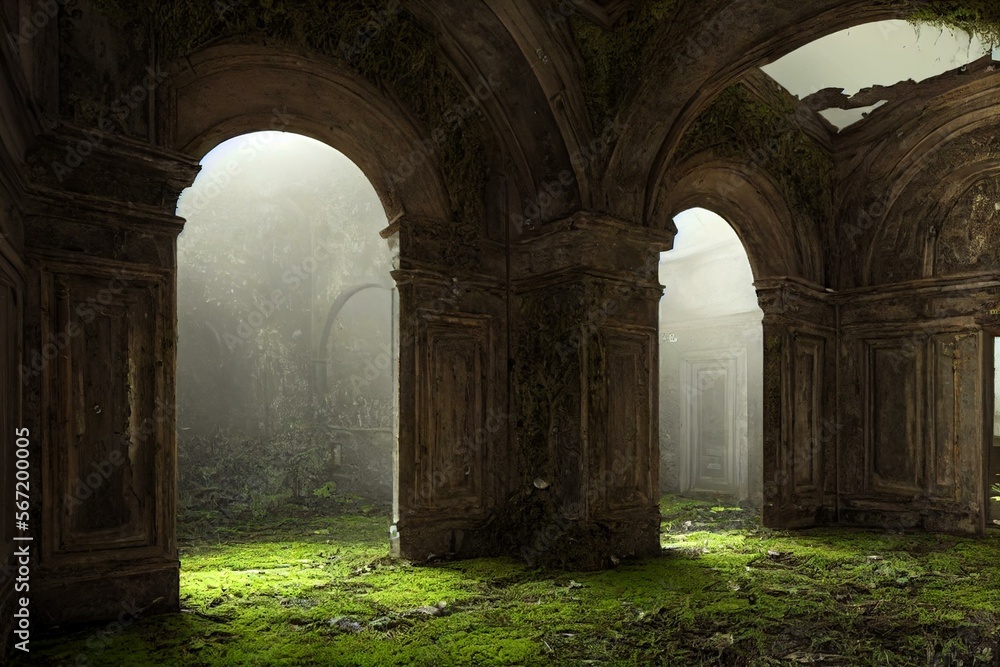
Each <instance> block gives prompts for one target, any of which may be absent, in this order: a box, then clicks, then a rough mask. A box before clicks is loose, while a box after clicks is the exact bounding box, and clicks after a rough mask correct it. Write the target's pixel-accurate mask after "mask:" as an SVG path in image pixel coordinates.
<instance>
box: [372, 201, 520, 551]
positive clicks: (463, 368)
mask: <svg viewBox="0 0 1000 667" xmlns="http://www.w3.org/2000/svg"><path fill="white" fill-rule="evenodd" d="M454 231H455V226H454V225H450V224H447V223H442V222H440V221H434V220H420V219H415V218H412V217H408V218H403V219H402V220H401V221H398V222H397V223H395V224H394V225H393V226H392V227H391V228H390V229H389V230H387V231H386V232H385V233H383V236H386V237H387V238H389V239H390V242H391V243H393V244H394V245H396V246H397V247H398V248H399V259H398V262H397V264H398V266H397V268H396V270H395V271H394V272H393V277H394V278H395V279H396V284H397V287H398V291H399V319H398V327H399V413H398V425H399V427H398V428H399V430H398V443H399V444H398V450H397V460H396V485H397V487H396V498H395V526H396V529H397V531H398V545H397V546H396V553H398V554H399V555H401V556H403V557H406V558H409V559H412V560H416V561H424V560H426V559H427V558H429V557H432V556H438V557H441V556H475V555H487V554H490V549H491V545H492V543H491V541H490V539H489V532H488V530H486V525H487V523H488V520H489V518H490V516H491V513H492V511H493V508H494V506H495V505H496V499H497V497H498V495H502V489H503V488H504V486H505V484H506V482H505V479H506V463H505V460H506V459H505V457H506V448H507V433H508V428H507V422H508V419H509V411H508V408H507V393H508V392H507V381H506V376H507V364H506V359H507V329H506V327H505V326H504V322H505V321H506V316H507V313H506V298H505V289H506V288H505V284H504V281H503V280H502V279H501V278H498V277H497V276H502V275H503V267H504V261H503V259H504V258H503V248H502V246H500V245H499V244H492V243H490V242H488V241H485V240H476V241H474V242H462V243H457V242H456V237H455V235H454Z"/></svg>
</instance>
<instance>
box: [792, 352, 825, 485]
mask: <svg viewBox="0 0 1000 667" xmlns="http://www.w3.org/2000/svg"><path fill="white" fill-rule="evenodd" d="M793 341H794V349H793V364H794V367H793V373H794V377H795V390H794V392H793V395H792V404H793V411H792V433H791V436H792V442H791V450H790V451H791V456H792V460H791V466H790V477H791V480H792V484H793V489H794V491H795V492H807V491H808V492H811V491H819V490H820V489H821V487H822V463H823V450H822V447H823V444H824V438H823V434H822V433H821V432H820V430H821V422H822V414H823V396H824V393H825V389H826V387H825V384H824V380H825V378H824V374H823V355H824V351H825V346H824V343H825V341H824V339H822V338H817V337H813V336H807V335H802V334H800V335H797V336H795V337H794V339H793Z"/></svg>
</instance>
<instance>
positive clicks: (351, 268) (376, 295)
mask: <svg viewBox="0 0 1000 667" xmlns="http://www.w3.org/2000/svg"><path fill="white" fill-rule="evenodd" d="M203 164H204V167H203V171H202V173H201V175H200V176H199V177H198V179H197V180H196V181H195V184H194V185H193V186H192V187H191V188H190V189H188V190H187V191H186V192H185V193H184V194H183V195H182V197H181V200H180V202H179V205H178V212H179V214H180V215H182V216H183V217H185V218H186V219H187V220H188V224H187V226H186V227H185V230H184V233H183V234H182V235H181V236H180V237H179V239H178V262H179V271H178V321H179V345H178V406H177V410H178V458H179V465H178V468H179V487H180V495H179V499H180V500H179V503H180V507H179V515H178V521H179V528H180V534H181V536H184V537H192V538H196V537H207V536H209V535H210V534H217V533H218V532H219V531H224V530H226V527H227V526H228V525H231V524H232V523H233V522H238V521H245V520H247V519H260V518H262V517H264V516H267V515H274V514H275V513H277V514H281V513H285V512H292V513H295V512H303V511H305V512H308V511H320V510H322V511H323V512H325V513H329V512H330V511H337V510H340V509H347V508H350V509H352V510H364V511H366V512H371V513H378V514H380V516H383V517H385V518H388V516H389V503H390V502H391V500H392V456H393V390H392V388H393V382H394V378H393V371H392V369H393V356H394V354H395V351H394V349H393V333H392V327H393V308H394V299H393V294H392V290H393V281H392V278H391V276H390V270H391V266H390V262H391V257H390V251H389V247H388V245H387V243H386V242H385V241H384V240H382V239H381V238H380V237H379V231H381V230H382V229H383V228H384V227H385V226H386V219H385V213H384V211H383V209H382V206H381V203H380V202H379V199H378V196H377V195H376V194H375V192H374V190H373V189H372V187H371V185H370V184H369V183H368V181H367V179H366V178H365V176H364V174H363V173H362V172H361V171H360V170H359V169H358V168H357V167H356V166H354V164H353V163H351V162H350V160H348V159H347V158H346V157H344V156H343V155H342V154H340V153H338V152H337V151H335V150H333V149H331V148H329V147H327V146H326V145H324V144H322V143H320V142H318V141H315V140H312V139H308V138H306V137H302V136H299V135H294V134H287V133H279V132H261V133H256V134H251V135H245V136H243V137H238V138H236V139H233V140H230V141H228V142H226V143H224V144H222V145H220V146H219V147H218V148H217V149H216V150H215V151H213V152H212V153H211V154H210V155H209V156H207V157H206V159H205V160H204V163H203Z"/></svg>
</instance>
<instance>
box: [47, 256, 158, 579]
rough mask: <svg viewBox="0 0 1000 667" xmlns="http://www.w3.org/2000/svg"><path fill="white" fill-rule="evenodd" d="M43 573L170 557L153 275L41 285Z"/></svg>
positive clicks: (76, 278) (59, 276)
mask: <svg viewBox="0 0 1000 667" xmlns="http://www.w3.org/2000/svg"><path fill="white" fill-rule="evenodd" d="M41 283H42V305H43V322H42V331H43V340H45V341H48V342H47V343H46V346H44V347H43V352H45V351H49V352H50V354H47V355H45V356H48V357H50V359H49V360H48V362H47V363H45V364H44V365H43V367H42V369H41V372H42V385H43V413H44V414H46V415H47V416H48V424H47V429H48V433H47V437H46V444H47V447H46V449H45V452H46V462H45V484H44V489H45V496H46V502H45V530H43V544H44V553H45V559H46V563H47V565H49V566H58V565H61V564H68V563H74V562H78V561H92V560H95V559H101V560H121V559H130V558H137V557H163V556H168V555H169V554H170V551H171V547H170V545H169V544H168V540H167V538H166V536H165V534H164V530H165V524H166V523H167V522H168V521H169V522H171V525H172V517H171V516H170V515H169V514H168V512H172V510H173V508H172V505H170V498H171V497H172V496H171V495H170V494H172V488H169V487H170V486H171V485H172V483H173V475H172V473H167V472H165V471H164V467H165V466H166V465H169V463H168V462H170V461H172V460H173V459H172V444H171V443H172V440H171V438H170V432H171V431H172V428H173V421H172V411H171V410H170V409H169V406H167V405H166V404H165V403H164V398H165V397H164V395H163V377H162V370H161V369H162V367H163V356H164V351H165V347H164V342H163V341H164V335H165V333H166V332H165V331H164V325H163V317H162V313H163V312H164V310H165V311H166V312H168V313H169V312H172V310H171V309H169V308H165V306H164V299H165V292H166V286H165V285H164V283H163V282H162V280H160V279H158V278H157V277H155V276H149V275H144V274H139V275H132V274H125V273H112V274H108V275H104V276H101V272H100V271H94V274H93V275H83V274H82V273H77V272H76V271H74V270H72V269H70V268H69V267H59V266H53V267H48V270H43V272H42V277H41Z"/></svg>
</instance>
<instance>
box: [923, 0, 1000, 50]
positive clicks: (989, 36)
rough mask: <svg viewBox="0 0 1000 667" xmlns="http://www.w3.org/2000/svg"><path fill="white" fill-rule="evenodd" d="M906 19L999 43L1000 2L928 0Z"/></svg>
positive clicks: (993, 44)
mask: <svg viewBox="0 0 1000 667" xmlns="http://www.w3.org/2000/svg"><path fill="white" fill-rule="evenodd" d="M909 20H910V22H911V23H915V24H921V23H929V24H931V25H934V26H938V27H942V28H954V29H958V30H964V31H965V32H967V33H969V34H970V35H975V36H976V37H979V38H980V39H981V40H982V41H984V42H986V43H988V44H990V45H992V46H994V47H995V46H998V45H1000V4H998V3H997V2H995V0H929V2H927V3H925V4H922V5H921V6H919V7H918V8H917V9H916V10H914V12H913V13H912V14H910V17H909Z"/></svg>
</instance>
